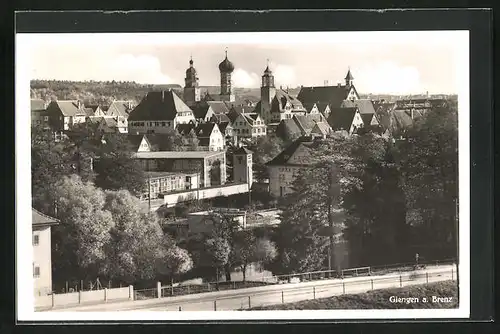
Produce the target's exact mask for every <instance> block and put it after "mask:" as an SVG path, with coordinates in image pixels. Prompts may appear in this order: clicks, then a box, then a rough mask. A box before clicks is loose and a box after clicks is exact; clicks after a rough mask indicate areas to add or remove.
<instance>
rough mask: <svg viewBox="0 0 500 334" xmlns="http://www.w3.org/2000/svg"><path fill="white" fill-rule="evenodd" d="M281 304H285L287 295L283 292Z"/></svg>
mask: <svg viewBox="0 0 500 334" xmlns="http://www.w3.org/2000/svg"><path fill="white" fill-rule="evenodd" d="M281 303H282V304H284V303H285V294H284V293H283V290H282V291H281Z"/></svg>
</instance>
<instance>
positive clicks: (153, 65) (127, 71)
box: [107, 54, 172, 84]
mask: <svg viewBox="0 0 500 334" xmlns="http://www.w3.org/2000/svg"><path fill="white" fill-rule="evenodd" d="M109 65H110V67H109V71H108V74H107V76H112V77H113V78H114V80H118V81H136V82H138V83H143V84H170V83H172V79H171V78H170V77H168V76H166V75H164V74H163V73H162V71H161V65H160V61H159V59H158V58H157V57H154V56H151V55H139V56H134V55H131V54H122V55H120V56H119V57H117V58H116V59H114V60H112V63H111V64H109Z"/></svg>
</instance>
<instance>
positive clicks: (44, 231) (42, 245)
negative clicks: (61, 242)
mask: <svg viewBox="0 0 500 334" xmlns="http://www.w3.org/2000/svg"><path fill="white" fill-rule="evenodd" d="M50 231H51V228H50V226H48V227H42V228H35V227H34V230H33V280H34V287H35V291H34V293H35V295H36V296H39V295H42V296H43V295H46V294H48V293H50V292H51V291H52V259H51V254H52V247H51V235H50ZM35 236H38V245H35V244H34V241H35ZM35 267H38V268H40V275H39V276H38V277H35Z"/></svg>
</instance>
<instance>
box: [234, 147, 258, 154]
mask: <svg viewBox="0 0 500 334" xmlns="http://www.w3.org/2000/svg"><path fill="white" fill-rule="evenodd" d="M233 154H253V152H252V151H250V150H249V149H247V148H246V147H240V148H238V149H237V150H235V151H234V152H233Z"/></svg>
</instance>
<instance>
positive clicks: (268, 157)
mask: <svg viewBox="0 0 500 334" xmlns="http://www.w3.org/2000/svg"><path fill="white" fill-rule="evenodd" d="M423 45H425V47H422V46H423ZM30 110H31V112H30ZM16 160H17V166H16V168H17V180H16V184H17V225H16V227H17V270H18V272H17V304H18V305H17V307H18V309H17V312H18V319H19V320H36V321H38V320H51V321H69V320H79V321H83V320H94V321H96V320H123V321H146V320H189V321H193V320H251V319H274V320H279V319H288V320H290V319H308V320H317V319H333V320H339V319H403V318H412V319H415V318H417V319H425V318H466V317H468V316H469V308H470V305H469V302H470V287H469V285H470V278H469V271H470V269H469V264H470V263H469V261H470V258H469V253H470V249H469V216H470V214H469V170H468V168H469V167H468V166H469V34H468V31H392V32H389V31H359V32H245V33H241V32H234V33H88V34H85V33H65V34H42V33H19V34H17V35H16ZM459 166H460V168H459ZM459 184H460V187H459V186H458V185H459ZM30 199H31V202H30ZM300 310H308V311H309V312H300ZM255 311H259V312H255Z"/></svg>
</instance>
